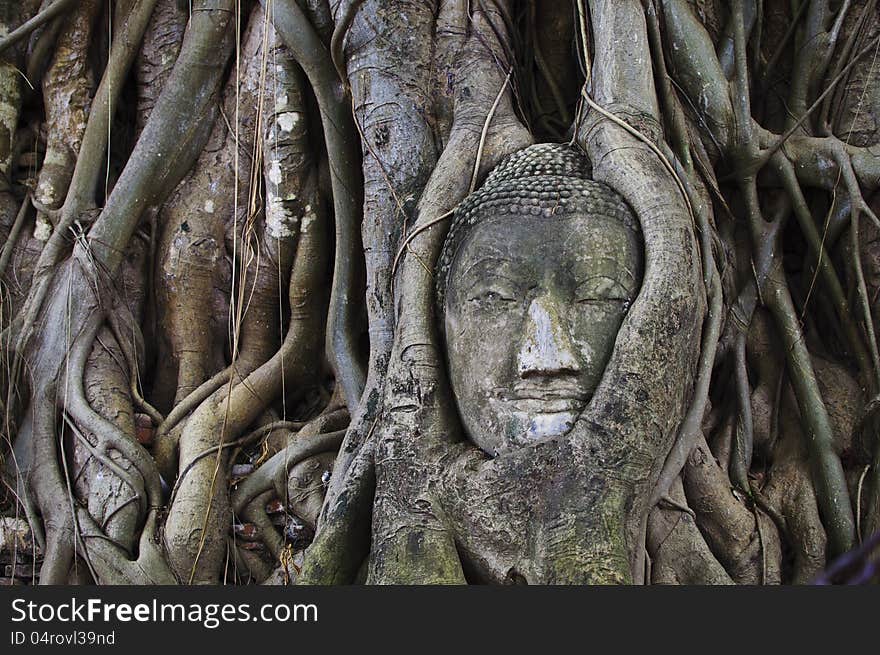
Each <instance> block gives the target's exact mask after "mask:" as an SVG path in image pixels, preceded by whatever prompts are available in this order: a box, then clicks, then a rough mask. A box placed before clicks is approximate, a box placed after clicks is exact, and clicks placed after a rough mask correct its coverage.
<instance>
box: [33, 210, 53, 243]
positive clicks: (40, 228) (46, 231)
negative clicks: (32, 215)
mask: <svg viewBox="0 0 880 655" xmlns="http://www.w3.org/2000/svg"><path fill="white" fill-rule="evenodd" d="M50 236H52V224H51V223H50V222H49V220H48V219H47V218H46V217H45V216H38V217H37V224H36V225H34V239H36V240H37V241H43V242H45V241H48V240H49V237H50Z"/></svg>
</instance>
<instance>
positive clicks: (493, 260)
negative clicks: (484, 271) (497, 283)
mask: <svg viewBox="0 0 880 655" xmlns="http://www.w3.org/2000/svg"><path fill="white" fill-rule="evenodd" d="M490 265H491V268H490V270H489V271H488V272H489V273H491V274H493V275H494V276H496V277H505V276H504V275H501V274H500V273H499V267H501V266H519V265H520V263H519V262H517V261H516V260H514V259H508V258H506V257H483V258H481V259H478V260H477V261H475V262H474V263H473V264H471V265H470V266H468V267H467V268H466V269H464V270H463V271H462V272H461V273H460V274H459V275H460V276H461V277H462V278H464V277H465V276H466V275H468V274H470V273H471V271H473V270H474V269H475V268H478V267H481V266H487V267H488V266H490ZM508 279H509V278H508ZM510 281H511V282H513V281H514V280H510Z"/></svg>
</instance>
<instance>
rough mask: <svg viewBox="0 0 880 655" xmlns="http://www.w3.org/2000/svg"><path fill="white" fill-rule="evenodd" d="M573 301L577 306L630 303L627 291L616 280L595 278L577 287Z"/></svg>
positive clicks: (603, 277) (602, 277)
mask: <svg viewBox="0 0 880 655" xmlns="http://www.w3.org/2000/svg"><path fill="white" fill-rule="evenodd" d="M575 300H576V301H577V303H578V304H585V305H607V304H609V303H612V304H615V305H619V304H628V303H629V302H630V294H629V290H628V289H627V288H626V287H625V286H624V285H623V284H621V283H620V282H618V281H617V280H615V279H613V278H610V277H605V276H597V277H592V278H590V279H588V280H585V281H584V282H582V283H581V284H579V285H578V288H577V290H576V291H575Z"/></svg>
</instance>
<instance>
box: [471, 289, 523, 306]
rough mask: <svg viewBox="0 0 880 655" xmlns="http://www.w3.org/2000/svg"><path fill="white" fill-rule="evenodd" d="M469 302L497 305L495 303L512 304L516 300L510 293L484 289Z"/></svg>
mask: <svg viewBox="0 0 880 655" xmlns="http://www.w3.org/2000/svg"><path fill="white" fill-rule="evenodd" d="M471 300H476V301H479V302H488V303H497V302H514V301H515V300H516V298H514V297H513V294H512V293H509V292H506V291H501V290H499V289H486V290H484V291H481V292H479V293H477V294H475V295H474V297H473V298H471Z"/></svg>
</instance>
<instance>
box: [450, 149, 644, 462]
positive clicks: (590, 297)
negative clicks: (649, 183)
mask: <svg viewBox="0 0 880 655" xmlns="http://www.w3.org/2000/svg"><path fill="white" fill-rule="evenodd" d="M588 173H589V162H587V161H586V159H585V158H584V157H583V156H582V155H580V154H579V153H578V152H577V151H575V150H574V149H571V148H568V147H567V146H564V145H557V144H542V145H539V146H533V147H532V148H528V149H526V150H523V151H521V152H519V153H517V154H516V155H514V156H512V157H511V158H509V159H508V160H506V161H505V162H502V164H500V165H499V166H498V168H496V169H495V171H493V173H492V174H491V175H490V176H489V177H488V179H487V181H486V183H485V184H484V186H483V187H482V188H481V189H480V190H479V191H477V192H476V193H474V194H472V195H471V196H469V197H468V198H467V199H465V201H464V202H462V204H461V205H460V206H459V207H458V208H457V209H456V213H455V217H454V219H453V221H454V222H453V227H452V229H451V230H450V234H449V236H448V238H447V242H446V244H445V246H444V250H443V254H442V256H441V263H440V273H439V275H438V302H441V303H442V305H440V309H441V311H442V313H443V316H444V319H443V328H444V336H445V345H446V351H447V362H448V366H449V375H450V381H451V384H452V389H453V392H454V394H455V398H456V404H457V407H458V411H459V414H460V416H461V419H462V424H463V426H464V428H465V431H466V432H467V434H468V436H469V437H470V439H471V441H472V442H473V443H474V444H476V445H477V446H479V447H480V448H481V449H482V450H484V451H485V452H487V453H489V454H490V455H496V454H500V453H503V452H505V451H508V450H511V449H513V448H517V447H520V446H523V445H526V444H528V443H531V442H534V441H536V440H543V439H549V438H553V437H558V436H562V435H564V434H566V433H567V432H568V431H569V430H571V428H572V426H573V425H574V422H575V421H576V420H577V418H578V416H579V415H580V414H581V412H582V411H583V409H584V407H585V406H586V405H587V403H588V402H589V400H590V398H591V397H592V394H593V392H594V390H595V389H596V386H597V385H598V383H599V381H600V379H601V377H602V373H603V372H604V370H605V366H606V364H607V363H608V359H609V358H610V356H611V352H612V350H613V348H614V343H615V339H616V336H617V332H618V330H619V328H620V324H621V322H622V320H623V317H624V316H625V314H626V311H627V309H628V308H629V305H630V303H631V302H632V301H633V299H634V298H635V296H636V294H637V293H638V290H639V285H640V283H641V278H642V268H643V263H642V245H641V236H640V233H639V232H638V223H637V221H636V220H635V218H634V217H633V216H632V214H631V213H630V212H629V209H628V208H627V207H626V205H625V203H624V202H623V200H622V199H621V198H620V197H619V196H618V195H617V194H616V193H615V192H614V191H612V190H611V189H610V188H608V187H606V186H604V185H601V184H598V183H596V182H592V181H590V180H587V179H586V178H585V176H586V175H588Z"/></svg>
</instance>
